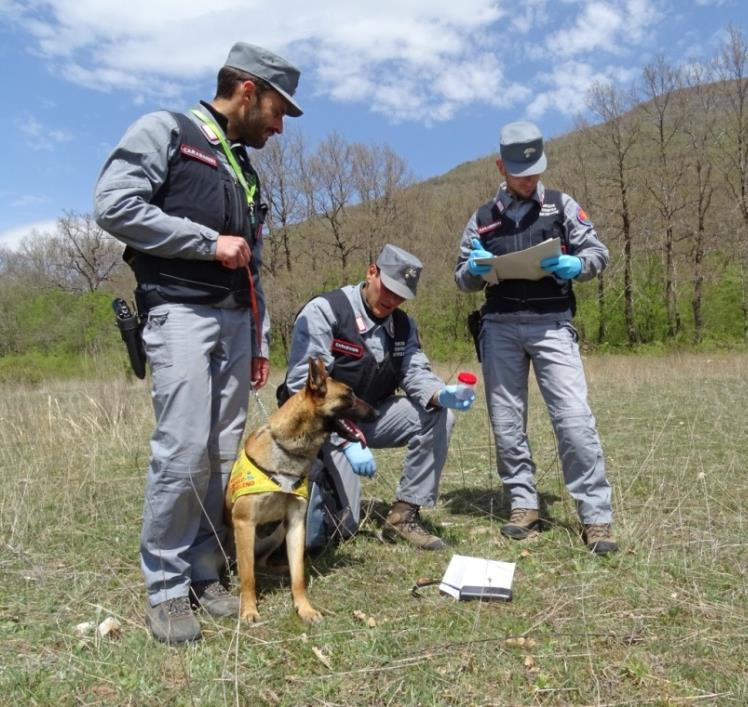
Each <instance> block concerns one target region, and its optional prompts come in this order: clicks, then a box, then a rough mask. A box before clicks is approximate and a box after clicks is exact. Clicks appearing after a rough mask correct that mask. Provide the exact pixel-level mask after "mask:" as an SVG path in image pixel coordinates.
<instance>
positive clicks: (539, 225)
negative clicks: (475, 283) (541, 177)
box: [476, 189, 576, 314]
mask: <svg viewBox="0 0 748 707" xmlns="http://www.w3.org/2000/svg"><path fill="white" fill-rule="evenodd" d="M476 222H477V230H478V235H479V237H480V240H481V243H482V244H483V247H484V248H485V249H486V250H488V251H490V252H491V253H493V254H494V255H506V254H507V253H513V252H516V251H519V250H524V249H525V248H529V247H530V246H534V245H537V244H538V243H541V242H542V241H545V240H548V239H549V238H560V239H561V252H562V253H568V252H569V239H568V236H567V234H566V229H565V228H564V208H563V205H562V203H561V192H558V191H552V190H550V189H548V190H546V191H545V196H544V199H543V204H542V206H541V204H539V203H538V202H537V201H535V200H533V202H532V208H531V209H530V210H529V211H528V213H526V214H525V215H524V217H523V218H522V220H521V221H520V222H519V224H518V225H515V223H514V221H512V220H511V219H508V218H504V217H503V214H502V212H501V210H500V209H499V207H498V205H497V204H496V202H495V201H489V202H488V203H487V204H484V205H483V206H481V207H480V208H479V209H478V212H477V214H476ZM575 308H576V303H575V299H574V292H573V291H572V288H571V282H569V281H566V282H563V283H559V282H557V281H556V279H555V278H553V277H551V276H549V277H544V278H541V279H540V280H501V281H500V282H499V284H498V285H488V286H487V287H486V302H485V304H484V305H483V307H482V308H481V311H482V312H483V313H484V314H486V313H493V312H501V313H506V312H521V311H531V312H537V313H539V314H546V313H552V312H564V311H566V310H567V309H571V311H572V313H573V312H574V310H575Z"/></svg>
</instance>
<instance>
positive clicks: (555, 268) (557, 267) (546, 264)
mask: <svg viewBox="0 0 748 707" xmlns="http://www.w3.org/2000/svg"><path fill="white" fill-rule="evenodd" d="M540 267H541V268H542V269H543V270H545V271H546V272H550V273H553V274H554V275H555V276H556V277H558V278H560V279H561V280H571V279H572V278H575V277H576V276H577V275H579V273H580V272H582V261H581V259H580V258H577V256H576V255H554V256H552V257H550V258H543V260H541V261H540Z"/></svg>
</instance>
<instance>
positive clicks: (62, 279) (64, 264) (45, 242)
mask: <svg viewBox="0 0 748 707" xmlns="http://www.w3.org/2000/svg"><path fill="white" fill-rule="evenodd" d="M122 250H123V247H122V245H121V244H120V243H119V242H118V241H117V240H115V239H114V238H112V237H111V236H110V235H109V234H108V233H106V232H105V231H103V230H102V229H101V228H99V227H98V226H97V225H96V222H95V221H94V219H93V217H92V216H91V214H83V215H79V214H75V213H72V212H71V213H67V214H65V216H62V217H61V218H59V219H58V220H57V226H56V230H55V232H54V233H49V232H32V233H31V235H30V236H29V238H28V239H27V240H26V241H25V242H23V243H22V244H21V246H20V248H19V249H18V250H17V251H6V252H5V253H4V258H3V271H4V274H5V275H7V276H8V277H9V278H11V279H15V280H16V281H18V282H19V283H22V284H24V285H25V286H27V287H29V288H31V289H37V290H38V289H45V288H49V287H52V288H57V289H61V290H64V291H66V292H96V291H97V290H99V289H100V288H101V286H102V285H103V284H104V283H107V282H110V281H111V280H112V279H113V278H114V277H115V275H117V274H118V272H119V271H120V270H121V269H122V268H123V267H124V264H123V262H122Z"/></svg>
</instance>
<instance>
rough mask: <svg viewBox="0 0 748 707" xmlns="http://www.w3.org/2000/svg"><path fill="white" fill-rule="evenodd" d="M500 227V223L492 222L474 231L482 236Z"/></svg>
mask: <svg viewBox="0 0 748 707" xmlns="http://www.w3.org/2000/svg"><path fill="white" fill-rule="evenodd" d="M500 226H501V221H494V222H493V223H488V224H486V225H485V226H479V227H478V228H476V229H475V230H476V231H478V233H479V234H480V235H481V236H482V235H483V234H484V233H489V232H490V231H495V230H496V229H497V228H499V227H500Z"/></svg>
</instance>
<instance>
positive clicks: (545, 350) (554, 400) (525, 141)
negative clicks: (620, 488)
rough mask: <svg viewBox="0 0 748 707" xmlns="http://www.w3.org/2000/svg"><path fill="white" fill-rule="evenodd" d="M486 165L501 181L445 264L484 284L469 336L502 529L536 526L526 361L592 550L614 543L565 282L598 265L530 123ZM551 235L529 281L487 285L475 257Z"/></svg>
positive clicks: (514, 532)
mask: <svg viewBox="0 0 748 707" xmlns="http://www.w3.org/2000/svg"><path fill="white" fill-rule="evenodd" d="M499 149H500V156H499V159H498V160H497V161H496V164H497V166H498V168H499V172H500V173H501V174H502V176H503V177H504V179H505V180H506V181H505V182H504V183H503V184H501V186H500V187H499V191H498V193H497V194H496V197H495V198H494V199H493V200H491V201H489V202H488V203H487V204H485V205H484V206H482V207H481V208H479V209H478V210H477V211H476V212H475V213H474V214H473V216H472V217H471V218H470V220H469V221H468V224H467V226H466V228H465V231H464V233H463V235H462V241H461V243H460V256H459V258H458V261H457V266H456V268H455V281H456V282H457V286H458V287H459V288H460V289H461V290H463V291H466V292H473V291H477V290H480V289H484V288H485V292H486V302H485V304H484V305H483V307H482V308H481V327H480V333H479V338H478V343H479V347H480V352H481V361H482V366H483V375H484V379H485V387H486V398H487V402H488V410H489V415H490V417H491V424H492V427H493V432H494V437H495V441H496V457H497V464H498V471H499V475H500V476H501V480H502V484H503V485H504V487H505V488H506V490H507V492H508V494H509V498H510V500H511V515H510V518H509V522H508V523H507V524H506V525H504V526H503V527H502V529H501V532H502V534H504V535H505V536H507V537H510V538H514V539H521V538H525V537H527V535H528V534H529V533H530V531H531V530H532V529H533V528H535V527H537V526H538V524H539V522H540V515H539V512H538V511H539V503H538V492H537V490H536V488H535V463H534V461H533V459H532V454H531V451H530V445H529V443H528V440H527V389H528V377H529V367H530V363H532V366H533V370H534V371H535V378H536V380H537V382H538V387H539V388H540V392H541V394H542V395H543V399H544V400H545V404H546V406H547V408H548V412H549V414H550V417H551V422H552V424H553V430H554V432H555V435H556V439H557V441H558V451H559V456H560V458H561V466H562V469H563V474H564V481H565V483H566V487H567V488H568V490H569V493H570V494H571V496H572V498H573V499H574V500H575V501H576V505H577V512H578V513H579V517H580V519H581V522H582V525H583V529H584V531H583V532H584V540H585V542H586V544H587V547H588V548H589V549H590V550H591V551H592V552H594V553H597V554H605V553H610V552H615V551H616V550H617V549H618V546H617V545H616V542H615V540H614V538H613V534H612V530H611V518H612V511H611V501H610V497H611V491H610V485H609V484H608V481H607V479H606V476H605V463H604V461H603V452H602V448H601V445H600V438H599V436H598V433H597V429H596V426H595V419H594V417H593V416H592V412H591V410H590V408H589V405H588V404H587V384H586V381H585V376H584V371H583V368H582V359H581V357H580V355H579V347H578V345H577V341H578V335H577V332H576V330H575V329H574V327H573V325H572V323H571V319H572V317H573V316H574V310H575V302H574V293H573V291H572V288H571V281H572V280H579V281H584V280H590V279H592V278H593V277H595V276H596V275H598V274H599V273H600V272H602V271H603V270H604V269H605V267H606V265H607V264H608V249H607V248H606V247H605V246H604V245H603V244H602V243H601V242H600V240H599V239H598V237H597V233H596V232H595V229H594V227H593V225H592V223H591V222H590V220H589V219H588V218H587V215H586V214H585V212H584V210H583V209H582V208H581V207H580V206H579V204H577V202H576V201H574V199H572V198H571V197H570V196H569V195H568V194H564V193H562V192H558V191H551V190H550V189H545V187H544V186H543V184H542V183H541V182H540V175H541V173H542V172H544V171H545V168H546V157H545V153H544V150H543V137H542V135H541V134H540V131H539V130H538V128H537V127H536V126H535V125H533V124H532V123H527V122H517V123H510V124H508V125H506V126H505V127H504V128H503V130H502V131H501V142H500V148H499ZM556 237H558V238H559V239H560V242H561V254H560V255H557V256H554V257H551V258H546V259H544V260H542V261H541V263H540V267H541V268H542V269H543V270H544V271H545V272H547V273H548V276H547V277H543V278H541V279H539V280H520V279H507V280H501V281H499V282H498V283H496V284H491V285H487V284H486V281H485V280H484V279H483V278H482V275H485V274H487V273H488V271H489V270H490V266H488V265H482V264H480V263H478V262H476V260H477V259H480V258H485V257H490V256H492V255H504V254H506V253H511V252H515V251H520V250H524V249H526V248H529V247H530V246H533V245H536V244H538V243H540V242H541V241H543V240H546V239H549V238H556Z"/></svg>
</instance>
